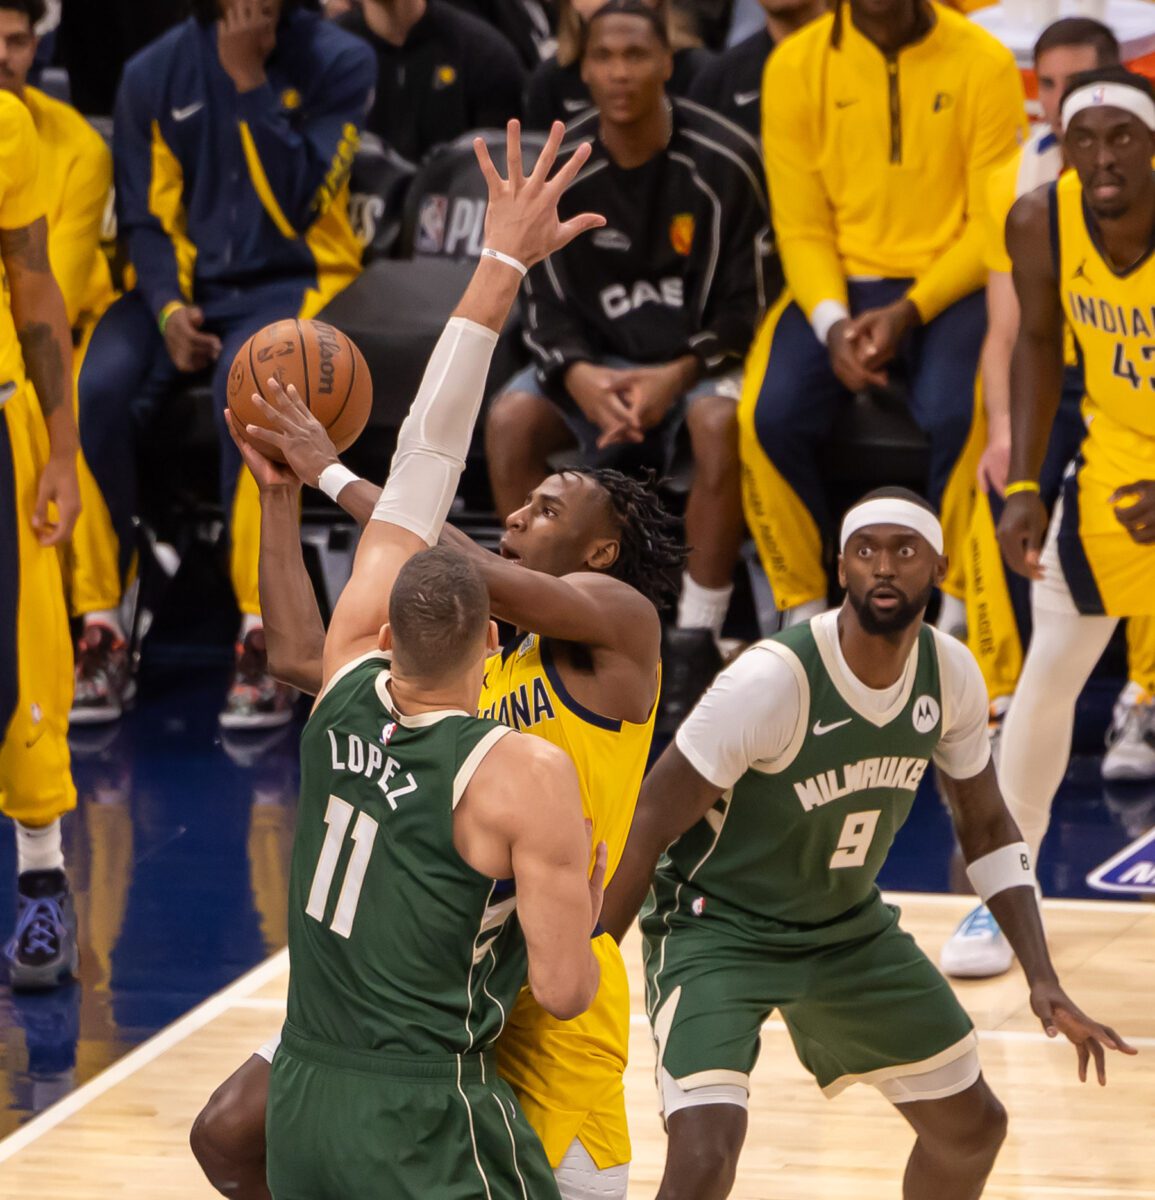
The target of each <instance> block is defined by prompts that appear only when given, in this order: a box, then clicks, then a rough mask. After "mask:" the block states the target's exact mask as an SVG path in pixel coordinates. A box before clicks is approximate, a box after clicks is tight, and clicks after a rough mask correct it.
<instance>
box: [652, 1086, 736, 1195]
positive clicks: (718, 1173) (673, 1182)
mask: <svg viewBox="0 0 1155 1200" xmlns="http://www.w3.org/2000/svg"><path fill="white" fill-rule="evenodd" d="M746 1123H747V1114H746V1109H745V1108H744V1107H741V1106H739V1105H737V1104H709V1105H700V1106H697V1105H696V1106H693V1107H688V1108H683V1109H679V1110H678V1111H676V1112H671V1111H668V1106H667V1113H666V1131H667V1134H668V1135H669V1142H668V1149H667V1151H666V1170H665V1173H664V1174H663V1176H662V1184H661V1187H660V1188H659V1189H658V1197H657V1200H725V1197H726V1196H728V1195H729V1194H730V1189H731V1188H733V1186H734V1176H735V1174H736V1173H737V1170H738V1156H739V1154H741V1152H742V1143H743V1142H744V1141H745V1140H746Z"/></svg>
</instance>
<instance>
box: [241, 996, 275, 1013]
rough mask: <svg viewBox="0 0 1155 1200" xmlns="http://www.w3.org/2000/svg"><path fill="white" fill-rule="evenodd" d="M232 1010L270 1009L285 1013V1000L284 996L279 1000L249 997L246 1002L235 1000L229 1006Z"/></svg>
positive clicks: (269, 997) (266, 997) (271, 997)
mask: <svg viewBox="0 0 1155 1200" xmlns="http://www.w3.org/2000/svg"><path fill="white" fill-rule="evenodd" d="M229 1007H230V1008H255V1009H259V1010H261V1011H266V1010H269V1009H278V1008H279V1009H281V1010H282V1011H284V1008H285V999H284V997H283V996H282V997H281V998H280V999H279V1000H278V999H277V998H276V997H275V996H249V997H248V998H247V999H244V1000H234V1001H233V1002H232V1004H230V1005H229Z"/></svg>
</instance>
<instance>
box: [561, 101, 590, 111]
mask: <svg viewBox="0 0 1155 1200" xmlns="http://www.w3.org/2000/svg"><path fill="white" fill-rule="evenodd" d="M561 106H562V108H564V109H565V110H566V112H585V110H586V109H587V108H590V107H591V105H590V102H589V101H588V100H563V101H562V102H561Z"/></svg>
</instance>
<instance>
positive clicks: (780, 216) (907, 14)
mask: <svg viewBox="0 0 1155 1200" xmlns="http://www.w3.org/2000/svg"><path fill="white" fill-rule="evenodd" d="M887 62H890V63H892V64H893V66H892V67H891V68H890V69H889V70H888V69H885V64H886V63H887ZM764 93H765V95H766V97H767V103H768V104H770V103H771V102H772V104H773V113H774V119H773V121H767V122H764V124H763V129H762V140H763V150H764V154H765V158H766V171H767V176H768V178H769V181H770V195H771V201H772V204H773V209H774V228H775V232H776V235H777V246H778V252H779V253H780V255H781V256H782V265H783V270H784V271H785V275H786V292H785V294H784V295H783V296H782V298H781V300H780V301H779V303H778V304H777V305H775V307H774V308H773V310H772V311H771V312H770V313H769V314H768V316H767V318H766V320H765V322H764V323H763V326H762V329H761V330H760V332H759V335H758V338H757V341H756V342H755V346H754V349H753V351H752V352H751V356H750V362H749V365H748V372H749V374H748V377H747V381H746V385H745V387H744V390H743V403H742V408H741V413H740V418H739V421H740V425H741V437H742V459H743V488H744V501H745V507H746V516H747V520H748V522H749V524H750V528H751V532H752V533H753V534H754V537H755V539H756V541H757V543H758V548H759V551H760V552H761V557H762V563H763V566H764V567H765V568H766V572H767V574H768V575H769V577H770V583H771V586H772V587H773V590H774V596H775V599H776V601H777V604H778V607H779V609H782V610H785V611H786V615H785V620H786V623H788V624H790V623H793V622H795V621H801V620H804V619H807V618H808V617H809V616H811V615H812V614H814V613H816V612H820V611H821V610H822V609H824V608H825V607H826V602H827V589H828V580H827V572H826V562H827V561H828V559H827V558H826V556H825V555H824V546H825V547H826V548H828V547H829V539H830V534H831V532H832V531H831V526H830V512H829V508H828V504H827V499H826V495H825V490H824V486H823V482H822V479H821V475H820V472H819V452H820V450H821V448H822V445H823V443H824V441H825V440H826V439H827V438H828V437H829V435H830V432H831V430H832V428H833V426H834V423H835V421H836V420H837V419H838V414H839V412H840V411H842V408H843V406H844V405H845V404H846V403H848V402H849V400H850V399H851V397H852V396H853V395H854V394H855V393H856V392H859V391H861V390H863V389H865V388H884V387H886V386H887V385H888V384H889V382H890V377H891V374H892V372H893V373H895V374H898V373H899V372H901V375H902V377H903V379H904V381H905V383H906V385H907V387H908V397H907V403H908V405H909V407H910V411H911V415H912V416H913V417H914V419H915V421H916V422H917V423H918V426H919V427H920V429H922V431H923V432H924V433H925V434H926V435H927V438H928V439H929V442H930V465H929V479H928V481H927V497H928V499H929V500H930V501H931V502H932V503H933V504H935V505H936V506H941V509H942V513H943V525H944V527H945V529H946V533H947V543H948V548H949V551H950V557H951V574H950V575H948V577H947V580H946V583H945V584H944V588H943V606H942V613H941V615H940V619H939V620H940V625H941V626H943V627H944V628H948V629H957V628H958V627H959V626H961V625H962V624H963V623H964V622H965V607H964V605H963V601H962V599H961V597H962V594H963V580H962V557H963V556H962V553H961V551H962V548H963V545H964V543H965V537H966V528H967V523H968V521H969V517H970V510H971V507H972V501H973V494H974V465H975V459H976V458H977V455H978V451H979V437H978V434H979V433H981V430H980V431H976V430H975V429H974V408H975V404H974V382H975V378H976V375H977V371H978V362H979V350H980V348H981V346H982V340H983V333H984V329H985V320H986V314H985V305H984V298H983V284H984V282H985V280H986V270H985V266H984V263H983V214H984V212H985V209H986V202H987V180H988V177H989V175H990V172H991V169H992V168H993V167H995V166H996V165H997V164H998V163H1000V162H1002V161H1003V160H1005V159H1006V158H1008V157H1009V156H1010V155H1011V154H1013V153H1014V151H1015V148H1016V146H1017V145H1018V143H1019V141H1020V139H1021V136H1022V133H1023V130H1024V127H1025V112H1024V102H1023V91H1022V82H1021V80H1020V77H1019V72H1018V69H1017V67H1016V66H1015V62H1014V59H1013V57H1012V55H1011V53H1010V51H1009V50H1007V49H1006V48H1005V47H1004V46H1002V45H1001V44H1000V43H999V42H997V41H996V40H995V39H994V38H993V37H991V35H990V34H988V33H986V32H985V31H984V30H982V29H981V28H979V27H978V26H977V25H974V24H972V23H971V22H970V21H968V20H967V19H966V18H965V17H961V16H959V15H958V14H957V13H954V12H952V11H951V10H950V9H946V8H942V7H940V6H939V5H937V4H931V3H928V2H927V0H850V2H849V3H848V4H847V3H840V4H838V5H837V7H836V8H835V10H834V12H833V13H829V14H826V15H824V16H822V17H820V18H818V19H817V20H816V21H813V22H811V23H810V24H809V25H807V26H806V27H805V28H804V29H802V30H800V31H799V32H798V33H796V34H794V35H793V36H792V37H790V38H787V39H786V41H785V42H783V44H782V45H781V46H779V47H778V49H777V50H776V51H775V52H774V53H773V54H772V55H771V56H770V60H769V63H768V65H767V67H766V77H765V81H764ZM964 452H965V453H964Z"/></svg>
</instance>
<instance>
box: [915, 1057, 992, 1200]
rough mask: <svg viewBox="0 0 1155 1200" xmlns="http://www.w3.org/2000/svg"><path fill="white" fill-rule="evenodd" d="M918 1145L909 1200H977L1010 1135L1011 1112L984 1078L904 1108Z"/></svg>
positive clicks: (916, 1146)
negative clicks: (1009, 1121) (951, 1094)
mask: <svg viewBox="0 0 1155 1200" xmlns="http://www.w3.org/2000/svg"><path fill="white" fill-rule="evenodd" d="M898 1110H899V1112H901V1113H902V1115H903V1116H904V1117H906V1119H907V1121H909V1122H910V1124H911V1126H912V1127H913V1128H914V1130H915V1132H916V1133H917V1134H918V1140H917V1141H916V1142H915V1144H914V1149H913V1150H912V1151H911V1155H910V1159H909V1161H908V1162H907V1166H906V1174H905V1176H904V1178H903V1188H902V1194H903V1200H977V1197H979V1196H981V1195H982V1193H983V1186H984V1185H985V1183H986V1180H987V1176H988V1175H989V1174H990V1173H991V1168H992V1167H993V1166H994V1165H995V1159H996V1158H997V1157H998V1153H999V1149H1000V1148H1001V1146H1002V1144H1003V1142H1004V1140H1005V1139H1006V1136H1007V1112H1006V1109H1005V1108H1003V1106H1002V1103H1001V1102H1000V1101H999V1099H998V1097H997V1096H995V1094H994V1093H993V1092H992V1091H991V1089H990V1087H989V1086H988V1085H987V1082H986V1080H985V1079H983V1077H982V1076H981V1075H980V1076H979V1078H978V1080H977V1081H976V1082H975V1083H973V1084H972V1085H971V1086H970V1087H969V1088H967V1089H966V1090H965V1091H963V1092H959V1093H957V1094H956V1095H954V1096H947V1097H945V1098H943V1099H941V1100H920V1101H916V1102H914V1103H911V1104H900V1105H898Z"/></svg>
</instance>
